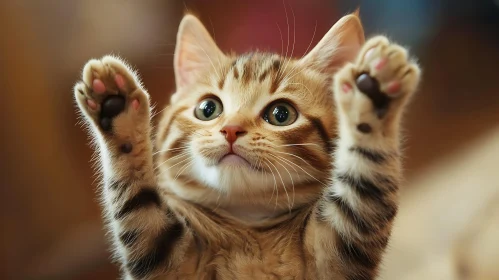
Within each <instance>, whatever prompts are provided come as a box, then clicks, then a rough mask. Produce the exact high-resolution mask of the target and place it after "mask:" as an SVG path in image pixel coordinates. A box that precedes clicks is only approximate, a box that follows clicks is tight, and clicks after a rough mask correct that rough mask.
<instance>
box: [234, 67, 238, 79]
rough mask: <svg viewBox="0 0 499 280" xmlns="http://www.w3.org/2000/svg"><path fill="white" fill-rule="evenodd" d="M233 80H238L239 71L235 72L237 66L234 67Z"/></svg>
mask: <svg viewBox="0 0 499 280" xmlns="http://www.w3.org/2000/svg"><path fill="white" fill-rule="evenodd" d="M234 79H236V80H237V79H239V70H237V66H236V67H234Z"/></svg>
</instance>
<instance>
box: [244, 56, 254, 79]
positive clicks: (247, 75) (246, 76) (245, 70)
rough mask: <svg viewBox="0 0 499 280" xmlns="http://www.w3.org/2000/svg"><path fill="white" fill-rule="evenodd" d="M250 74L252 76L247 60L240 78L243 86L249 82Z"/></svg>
mask: <svg viewBox="0 0 499 280" xmlns="http://www.w3.org/2000/svg"><path fill="white" fill-rule="evenodd" d="M252 74H253V69H252V64H251V58H249V59H248V60H247V61H246V63H245V64H244V66H243V77H242V82H243V84H248V83H249V82H250V80H251V76H252Z"/></svg>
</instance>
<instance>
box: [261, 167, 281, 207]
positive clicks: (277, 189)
mask: <svg viewBox="0 0 499 280" xmlns="http://www.w3.org/2000/svg"><path fill="white" fill-rule="evenodd" d="M263 163H265V164H266V165H267V167H268V168H269V170H270V173H271V174H272V177H274V189H273V190H272V195H271V196H270V199H269V202H268V203H270V201H272V197H274V192H275V191H277V195H276V198H275V207H274V210H275V209H276V208H277V198H278V197H279V188H277V180H276V178H275V175H274V171H273V170H272V168H270V165H268V164H267V163H266V162H263Z"/></svg>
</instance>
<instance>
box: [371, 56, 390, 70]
mask: <svg viewBox="0 0 499 280" xmlns="http://www.w3.org/2000/svg"><path fill="white" fill-rule="evenodd" d="M387 62H388V59H386V58H379V59H378V60H377V61H376V62H375V63H374V68H376V70H381V69H382V68H383V67H385V65H386V63H387Z"/></svg>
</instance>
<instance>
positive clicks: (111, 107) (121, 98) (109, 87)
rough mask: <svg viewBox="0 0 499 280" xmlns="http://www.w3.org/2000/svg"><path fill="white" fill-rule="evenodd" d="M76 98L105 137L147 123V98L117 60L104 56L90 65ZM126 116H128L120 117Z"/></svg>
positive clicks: (79, 84)
mask: <svg viewBox="0 0 499 280" xmlns="http://www.w3.org/2000/svg"><path fill="white" fill-rule="evenodd" d="M74 94H75V98H76V101H77V103H78V107H79V108H80V110H81V112H82V113H83V115H84V116H85V117H86V118H87V119H88V120H89V121H91V122H93V123H94V124H95V125H96V127H97V128H98V129H100V130H101V131H102V132H104V133H112V132H113V130H115V128H117V127H121V128H123V127H125V126H134V125H137V124H139V125H140V122H142V123H143V122H147V123H148V117H149V97H148V94H147V92H146V91H145V90H144V89H142V87H141V85H140V83H139V82H138V80H137V78H136V75H135V73H134V72H133V71H132V70H130V69H129V68H128V67H127V66H126V64H125V63H123V62H122V61H121V60H119V59H118V58H115V57H112V56H105V57H103V58H102V59H100V60H95V59H92V60H90V61H89V62H87V64H86V65H85V67H84V68H83V74H82V81H81V82H79V83H77V84H76V86H75V89H74ZM123 114H125V115H128V116H124V117H121V115H123ZM118 119H119V121H118ZM137 122H138V123H137Z"/></svg>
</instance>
